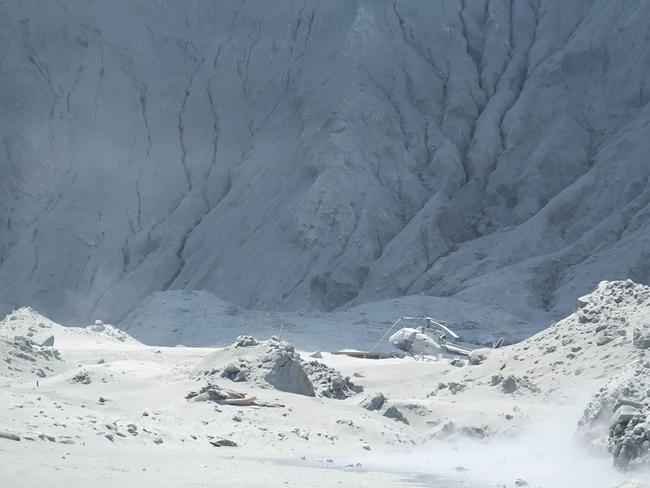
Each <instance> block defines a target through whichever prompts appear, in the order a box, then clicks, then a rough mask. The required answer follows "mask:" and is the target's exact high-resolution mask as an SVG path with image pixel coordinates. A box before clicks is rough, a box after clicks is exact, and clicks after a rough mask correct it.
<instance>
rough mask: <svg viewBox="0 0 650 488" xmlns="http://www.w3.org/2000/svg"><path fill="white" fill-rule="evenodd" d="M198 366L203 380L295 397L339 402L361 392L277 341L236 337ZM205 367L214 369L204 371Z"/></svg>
mask: <svg viewBox="0 0 650 488" xmlns="http://www.w3.org/2000/svg"><path fill="white" fill-rule="evenodd" d="M224 358H229V360H227V361H224ZM202 364H203V365H204V366H203V368H204V369H203V370H202V371H201V373H202V375H204V376H208V377H211V378H214V377H220V378H224V379H228V380H231V381H234V382H252V383H255V384H257V385H259V386H262V387H273V388H275V389H277V390H280V391H285V392H289V393H295V394H297V395H305V396H312V397H313V396H319V397H325V398H333V399H337V400H341V399H345V398H348V397H350V396H352V395H356V394H357V393H359V392H360V391H362V388H361V387H360V386H357V385H355V384H354V383H352V382H351V381H350V378H349V377H346V376H343V375H342V374H341V373H340V372H338V371H336V370H335V369H332V368H329V367H327V366H326V365H324V364H322V363H319V362H317V361H309V362H307V361H304V360H303V359H302V358H301V357H300V355H299V354H298V353H297V352H296V351H295V350H294V347H293V346H292V345H291V344H289V343H288V342H286V341H283V340H280V339H278V338H277V337H272V338H271V339H270V340H268V341H258V340H256V339H255V338H253V337H251V336H240V337H238V338H237V340H236V341H235V343H234V344H233V345H232V346H230V347H229V348H226V349H224V350H223V351H220V352H217V353H214V354H212V355H210V356H208V357H207V358H206V359H205V360H204V361H203V362H202ZM207 365H210V366H213V365H214V366H216V367H211V368H205V366H207Z"/></svg>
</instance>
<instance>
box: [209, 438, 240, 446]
mask: <svg viewBox="0 0 650 488" xmlns="http://www.w3.org/2000/svg"><path fill="white" fill-rule="evenodd" d="M210 444H212V445H213V446H214V447H237V443H236V442H234V441H231V440H229V439H218V440H216V441H210Z"/></svg>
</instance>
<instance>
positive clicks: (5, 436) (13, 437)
mask: <svg viewBox="0 0 650 488" xmlns="http://www.w3.org/2000/svg"><path fill="white" fill-rule="evenodd" d="M0 439H7V440H10V441H20V436H19V435H17V434H12V433H10V432H0Z"/></svg>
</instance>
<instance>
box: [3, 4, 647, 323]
mask: <svg viewBox="0 0 650 488" xmlns="http://www.w3.org/2000/svg"><path fill="white" fill-rule="evenodd" d="M649 37H650V3H648V2H645V1H643V0H637V1H634V0H629V1H625V2H615V1H611V0H599V1H597V0H572V1H570V2H568V1H565V0H521V1H519V0H516V1H513V0H476V1H474V0H465V1H463V0H454V1H435V2H433V1H411V0H409V1H406V0H400V1H386V2H384V1H370V0H368V1H353V0H328V1H326V2H316V1H312V0H300V1H295V2H294V1H277V2H268V1H262V0H258V1H250V0H249V1H243V0H236V1H235V0H233V1H208V0H203V1H199V0H184V1H180V0H179V1H171V0H168V1H162V0H160V1H155V0H141V1H137V2H134V1H130V0H128V1H127V0H114V1H110V2H108V1H100V0H93V1H81V0H62V1H58V2H52V1H46V0H42V1H36V0H25V1H20V2H17V1H5V2H0V127H1V141H0V143H1V146H0V228H1V229H2V231H1V232H0V309H2V311H7V310H9V309H10V308H12V307H14V306H17V305H24V304H28V305H32V306H34V307H36V308H38V309H39V310H41V311H42V312H44V313H46V314H49V315H51V316H53V317H54V318H57V319H60V320H87V319H89V318H91V317H94V316H101V317H104V318H107V319H111V320H117V319H120V318H122V317H124V316H125V315H126V314H127V313H128V312H129V311H130V310H132V309H133V308H134V307H135V306H137V305H138V304H139V303H140V302H141V301H142V300H143V299H144V298H145V297H147V296H148V295H149V294H150V293H151V292H154V291H159V290H166V289H179V288H191V289H203V290H209V291H212V292H215V293H217V294H219V295H221V296H223V297H224V298H225V299H227V300H230V301H232V302H235V303H237V304H239V305H242V306H245V307H252V308H259V309H276V310H295V309H308V308H309V309H321V310H329V309H334V308H337V307H341V306H345V305H349V304H357V303H361V302H369V301H373V300H377V299H381V298H386V297H396V296H402V295H414V294H428V295H434V296H454V297H456V298H461V299H463V300H466V301H469V302H477V303H482V304H489V305H491V306H497V307H502V308H504V309H507V310H510V311H513V312H516V313H520V314H522V315H524V316H525V315H526V314H527V313H528V312H529V311H550V312H557V313H560V312H565V311H567V310H570V309H572V308H573V303H574V300H575V297H577V296H578V295H580V294H582V293H584V292H585V291H587V290H589V289H591V288H593V287H594V284H595V283H596V282H598V281H599V280H601V279H605V278H608V279H617V278H625V277H631V278H632V279H634V280H636V281H640V282H648V281H649V280H648V278H649V277H650V246H649V245H648V239H649V237H650V224H649V216H650V207H649V206H648V204H649V203H650V188H649V186H648V176H649V174H650V160H649V156H648V155H649V154H650V137H649V136H650V126H649V125H648V123H649V122H650V109H648V101H649V100H650V86H647V83H646V80H649V79H650V77H649V76H648V75H649V74H650V73H649V71H650V50H649V49H648V45H650V39H649Z"/></svg>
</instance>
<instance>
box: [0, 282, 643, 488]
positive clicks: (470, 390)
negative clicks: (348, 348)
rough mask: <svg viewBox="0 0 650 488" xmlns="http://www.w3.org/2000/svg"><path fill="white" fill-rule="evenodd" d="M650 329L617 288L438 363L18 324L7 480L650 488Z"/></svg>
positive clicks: (14, 323)
mask: <svg viewBox="0 0 650 488" xmlns="http://www.w3.org/2000/svg"><path fill="white" fill-rule="evenodd" d="M649 318H650V288H649V287H646V286H642V285H636V284H634V283H632V282H631V281H625V282H603V283H601V284H600V285H599V287H598V289H597V290H596V291H594V292H593V293H591V294H589V295H587V296H584V297H582V298H581V299H580V308H579V309H578V311H577V312H576V313H574V314H572V315H570V316H569V317H567V318H566V319H564V320H561V321H560V322H558V323H556V324H554V325H552V326H551V327H550V328H548V329H547V330H545V331H544V332H542V333H540V334H537V335H535V336H533V337H531V338H529V339H526V340H525V341H523V342H521V343H518V344H515V345H512V346H506V347H503V348H500V349H479V350H476V351H474V353H473V354H472V356H471V357H470V358H469V360H464V359H458V358H453V357H443V358H441V359H440V360H439V361H435V360H431V359H428V360H427V359H426V357H421V358H417V357H405V358H393V359H383V360H370V359H356V358H352V357H347V356H341V355H332V354H330V353H327V352H319V353H307V352H297V351H296V350H295V349H294V348H293V346H292V345H291V344H289V343H288V342H286V341H283V340H281V339H278V338H271V339H269V340H261V339H259V338H254V337H252V336H245V335H242V336H241V337H239V338H238V339H237V340H236V342H235V343H234V344H232V345H231V346H228V347H226V348H218V349H215V348H188V347H182V346H179V347H172V348H169V347H157V346H147V345H144V344H142V343H140V342H138V341H136V340H134V339H132V338H131V337H130V336H128V335H126V334H125V333H124V332H121V331H119V330H117V329H115V328H113V327H112V326H110V325H107V324H103V323H96V324H95V325H92V326H89V327H86V328H72V327H63V326H61V325H58V324H56V323H54V322H51V321H49V320H47V319H46V318H44V317H42V316H41V315H39V314H37V313H36V312H34V311H32V310H30V309H21V310H18V311H15V312H13V313H12V314H10V315H9V316H7V318H5V319H4V320H3V321H2V322H0V336H1V339H0V354H2V357H0V359H1V361H0V380H1V381H2V383H3V388H2V389H1V390H0V396H1V398H0V399H1V400H2V401H1V402H0V409H1V410H0V413H1V415H0V419H1V420H0V454H1V455H2V458H3V460H4V459H7V460H8V462H7V463H4V462H3V464H2V468H0V482H1V483H3V484H6V485H7V486H18V485H16V483H17V482H18V481H17V480H21V482H22V481H23V480H27V481H28V482H29V483H32V484H34V483H37V482H39V481H42V480H45V479H48V480H55V481H56V482H57V483H59V484H65V485H66V486H70V487H76V486H83V485H82V482H81V481H80V480H79V478H77V477H76V474H75V473H76V468H75V467H74V466H78V465H79V463H83V465H84V476H93V477H94V478H96V479H97V482H96V486H98V487H101V486H107V487H108V486H114V484H115V483H116V482H117V480H120V481H121V482H124V481H125V480H126V481H128V482H130V483H141V484H142V485H143V486H170V487H171V486H178V483H179V482H181V481H180V476H182V477H183V480H185V481H184V483H185V485H186V486H202V483H208V482H210V480H214V479H215V477H218V478H219V479H220V480H221V481H223V482H224V483H228V484H229V485H230V486H241V487H244V486H254V485H259V483H261V482H263V483H264V486H286V484H287V483H288V484H289V485H291V484H296V483H309V484H310V485H312V486H323V487H325V486H332V485H334V484H337V483H338V482H340V483H341V484H343V485H344V486H352V485H354V486H368V487H371V486H372V487H376V486H388V485H390V486H415V485H417V486H421V483H422V482H429V483H434V484H433V486H444V487H456V486H460V485H458V483H470V486H477V487H485V488H487V487H494V486H497V485H498V486H507V487H515V486H539V487H541V488H551V487H552V488H565V487H567V488H568V487H570V486H576V484H575V483H577V481H576V479H578V480H583V482H585V483H587V484H580V486H585V487H587V486H588V487H589V488H613V487H615V486H618V485H621V484H622V483H627V484H625V485H622V486H625V487H626V488H628V487H635V488H640V487H645V486H647V485H644V484H643V482H642V480H644V479H646V480H647V479H648V464H649V463H650V457H649V455H648V451H649V450H648V446H649V445H650V443H649V442H648V430H649V429H648V413H649V406H650V399H649V390H650V389H649V388H648V385H649V384H650V378H649V376H648V374H649V373H650V368H649V367H648V353H649V351H650V349H648V343H647V341H646V340H645V337H647V334H648V332H649V330H650V328H649V327H650V325H649V324H650V322H649V321H648V319H649ZM37 382H38V383H37ZM547 443H548V444H547ZM540 445H543V446H545V447H544V448H543V451H539V452H537V450H538V449H540V447H539V446H540ZM535 446H538V447H535ZM475 453H480V454H476V455H475ZM527 453H529V454H527ZM533 453H535V454H533ZM91 454H92V455H91ZM527 455H528V456H533V457H534V459H531V458H530V457H528V458H527V457H526V456H527ZM522 456H523V457H522ZM35 458H38V459H39V462H38V463H37V464H36V465H35V464H34V463H33V459H35ZM172 459H173V460H172ZM482 459H484V460H485V462H486V463H490V464H495V463H498V462H501V463H502V464H503V463H505V464H503V466H505V467H504V468H503V469H502V470H497V471H495V470H494V469H492V470H490V469H486V467H485V466H484V464H482V461H481V460H482ZM499 459H500V460H501V461H499ZM102 460H104V461H102ZM527 463H532V464H530V465H529V464H527ZM535 463H537V464H535ZM540 463H541V464H542V465H543V466H545V468H544V469H543V470H539V469H536V468H535V466H536V465H539V464H540ZM563 463H565V464H563ZM569 465H570V466H571V467H569ZM117 466H119V469H118V468H117ZM547 468H548V469H547ZM53 469H55V470H54V471H53ZM422 476H424V478H422ZM440 476H442V478H444V480H441V479H440V478H439V477H440ZM572 476H573V478H572ZM633 479H637V480H640V481H631V480H633ZM435 480H438V481H435ZM628 480H629V482H628ZM285 482H286V483H285ZM418 483H419V484H418ZM435 483H442V484H435ZM524 483H528V485H525V484H524ZM94 486H95V485H94ZM464 486H467V485H464Z"/></svg>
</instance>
